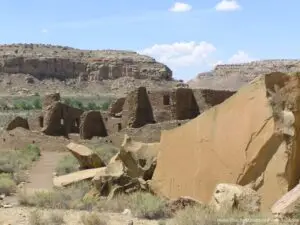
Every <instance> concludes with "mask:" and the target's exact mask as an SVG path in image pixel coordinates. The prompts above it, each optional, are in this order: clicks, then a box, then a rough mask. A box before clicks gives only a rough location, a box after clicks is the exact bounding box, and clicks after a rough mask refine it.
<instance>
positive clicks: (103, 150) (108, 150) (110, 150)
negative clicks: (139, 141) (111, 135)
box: [91, 144, 119, 163]
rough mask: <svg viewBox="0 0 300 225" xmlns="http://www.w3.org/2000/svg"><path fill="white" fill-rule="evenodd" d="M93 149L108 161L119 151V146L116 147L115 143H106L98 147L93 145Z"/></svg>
mask: <svg viewBox="0 0 300 225" xmlns="http://www.w3.org/2000/svg"><path fill="white" fill-rule="evenodd" d="M91 149H92V150H93V151H94V152H95V153H97V155H99V157H100V158H101V159H102V160H103V161H104V162H105V163H108V162H109V160H110V159H111V158H112V157H113V156H115V155H116V154H117V153H118V152H119V149H118V148H116V147H114V146H113V145H106V144H103V145H101V146H97V147H91Z"/></svg>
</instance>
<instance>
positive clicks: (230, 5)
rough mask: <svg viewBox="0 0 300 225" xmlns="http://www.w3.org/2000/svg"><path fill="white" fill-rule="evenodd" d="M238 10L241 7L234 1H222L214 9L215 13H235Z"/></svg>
mask: <svg viewBox="0 0 300 225" xmlns="http://www.w3.org/2000/svg"><path fill="white" fill-rule="evenodd" d="M240 8H241V6H240V5H239V3H238V2H237V1H236V0H222V1H221V2H219V3H218V4H217V5H216V7H215V9H216V10H217V11H235V10H239V9H240Z"/></svg>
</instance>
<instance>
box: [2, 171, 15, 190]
mask: <svg viewBox="0 0 300 225" xmlns="http://www.w3.org/2000/svg"><path fill="white" fill-rule="evenodd" d="M16 190H17V185H16V183H15V181H14V180H13V178H12V176H11V175H10V174H7V173H0V194H5V195H10V194H12V193H15V192H16Z"/></svg>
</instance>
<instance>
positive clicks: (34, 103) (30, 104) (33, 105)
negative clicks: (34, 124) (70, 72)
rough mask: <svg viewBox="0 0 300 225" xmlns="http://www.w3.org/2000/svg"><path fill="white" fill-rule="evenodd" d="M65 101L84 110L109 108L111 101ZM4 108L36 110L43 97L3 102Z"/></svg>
mask: <svg viewBox="0 0 300 225" xmlns="http://www.w3.org/2000/svg"><path fill="white" fill-rule="evenodd" d="M63 103H65V104H67V105H69V106H71V107H74V108H78V109H82V110H108V108H109V105H110V103H111V101H109V100H108V101H105V102H104V103H102V104H101V105H97V104H96V103H95V102H88V103H87V104H86V105H84V104H83V103H82V102H81V101H79V100H77V99H74V98H65V99H63ZM1 109H2V110H34V109H42V101H41V98H35V99H33V100H31V101H29V100H27V101H26V100H19V101H15V102H14V103H13V105H12V106H8V105H7V104H6V103H1Z"/></svg>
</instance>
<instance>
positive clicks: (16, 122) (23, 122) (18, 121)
mask: <svg viewBox="0 0 300 225" xmlns="http://www.w3.org/2000/svg"><path fill="white" fill-rule="evenodd" d="M17 127H22V128H24V129H27V130H29V124H28V121H27V119H24V118H22V117H20V116H17V117H16V118H14V119H13V120H12V121H10V122H9V123H8V124H7V127H6V130H13V129H15V128H17Z"/></svg>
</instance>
